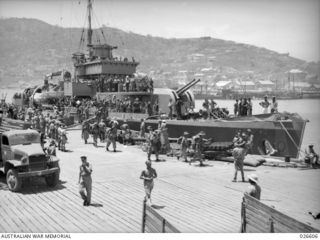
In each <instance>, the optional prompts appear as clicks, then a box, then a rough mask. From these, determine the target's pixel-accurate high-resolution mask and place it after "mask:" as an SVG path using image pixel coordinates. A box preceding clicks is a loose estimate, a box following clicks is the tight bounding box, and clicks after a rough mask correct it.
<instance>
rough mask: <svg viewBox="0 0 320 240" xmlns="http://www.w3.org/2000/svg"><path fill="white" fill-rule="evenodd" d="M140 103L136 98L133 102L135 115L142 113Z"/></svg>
mask: <svg viewBox="0 0 320 240" xmlns="http://www.w3.org/2000/svg"><path fill="white" fill-rule="evenodd" d="M140 104H141V103H140V101H139V98H136V99H135V100H134V102H133V112H134V113H139V111H140Z"/></svg>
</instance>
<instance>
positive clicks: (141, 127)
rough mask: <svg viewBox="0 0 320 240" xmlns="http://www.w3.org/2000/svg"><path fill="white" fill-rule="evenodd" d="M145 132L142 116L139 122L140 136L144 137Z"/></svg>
mask: <svg viewBox="0 0 320 240" xmlns="http://www.w3.org/2000/svg"><path fill="white" fill-rule="evenodd" d="M145 134H146V122H145V120H144V119H143V118H141V123H140V134H139V135H140V137H141V138H144V137H145Z"/></svg>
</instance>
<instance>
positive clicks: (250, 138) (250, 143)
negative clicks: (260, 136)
mask: <svg viewBox="0 0 320 240" xmlns="http://www.w3.org/2000/svg"><path fill="white" fill-rule="evenodd" d="M253 137H254V136H253V133H252V131H251V129H248V130H247V136H246V138H247V141H246V153H250V152H251V149H252V147H253Z"/></svg>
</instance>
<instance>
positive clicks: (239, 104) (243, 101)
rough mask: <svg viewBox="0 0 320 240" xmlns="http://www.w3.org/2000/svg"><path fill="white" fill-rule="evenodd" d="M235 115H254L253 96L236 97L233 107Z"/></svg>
mask: <svg viewBox="0 0 320 240" xmlns="http://www.w3.org/2000/svg"><path fill="white" fill-rule="evenodd" d="M233 113H234V116H251V115H252V102H251V98H240V100H239V99H236V102H235V104H234V108H233Z"/></svg>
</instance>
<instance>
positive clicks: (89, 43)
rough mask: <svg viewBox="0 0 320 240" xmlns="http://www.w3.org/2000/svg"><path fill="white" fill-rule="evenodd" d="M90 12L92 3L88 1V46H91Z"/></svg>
mask: <svg viewBox="0 0 320 240" xmlns="http://www.w3.org/2000/svg"><path fill="white" fill-rule="evenodd" d="M91 11H92V3H91V0H88V46H91V45H92V28H91Z"/></svg>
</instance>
